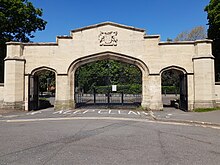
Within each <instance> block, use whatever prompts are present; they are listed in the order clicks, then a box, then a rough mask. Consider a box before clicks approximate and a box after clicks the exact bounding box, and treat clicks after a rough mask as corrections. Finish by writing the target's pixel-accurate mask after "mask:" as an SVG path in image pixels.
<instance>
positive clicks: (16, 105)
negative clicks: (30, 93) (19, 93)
mask: <svg viewBox="0 0 220 165" xmlns="http://www.w3.org/2000/svg"><path fill="white" fill-rule="evenodd" d="M2 108H3V109H9V110H24V109H25V107H24V102H23V101H19V102H3V106H2Z"/></svg>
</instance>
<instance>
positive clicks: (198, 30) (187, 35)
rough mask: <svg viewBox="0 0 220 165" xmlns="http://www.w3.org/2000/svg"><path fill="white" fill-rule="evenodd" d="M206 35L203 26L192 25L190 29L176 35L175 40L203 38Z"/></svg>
mask: <svg viewBox="0 0 220 165" xmlns="http://www.w3.org/2000/svg"><path fill="white" fill-rule="evenodd" d="M206 37H207V35H206V31H205V28H204V27H203V26H197V27H194V28H193V29H192V30H190V31H184V32H181V33H180V34H178V35H177V37H176V38H175V39H174V40H175V41H195V40H199V39H205V38H206Z"/></svg>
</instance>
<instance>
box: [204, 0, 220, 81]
mask: <svg viewBox="0 0 220 165" xmlns="http://www.w3.org/2000/svg"><path fill="white" fill-rule="evenodd" d="M205 11H206V12H207V14H208V16H207V19H208V25H209V28H208V38H209V39H212V40H213V44H212V46H213V47H212V50H213V55H214V56H215V73H216V81H220V1H219V0H210V2H209V4H208V5H207V6H206V7H205Z"/></svg>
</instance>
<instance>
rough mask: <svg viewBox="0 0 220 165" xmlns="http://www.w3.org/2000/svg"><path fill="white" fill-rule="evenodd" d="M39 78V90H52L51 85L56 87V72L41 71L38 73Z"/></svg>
mask: <svg viewBox="0 0 220 165" xmlns="http://www.w3.org/2000/svg"><path fill="white" fill-rule="evenodd" d="M37 75H38V78H39V90H40V92H46V91H52V92H54V90H51V87H55V73H54V72H52V71H47V70H44V71H40V72H39V73H38V74H37Z"/></svg>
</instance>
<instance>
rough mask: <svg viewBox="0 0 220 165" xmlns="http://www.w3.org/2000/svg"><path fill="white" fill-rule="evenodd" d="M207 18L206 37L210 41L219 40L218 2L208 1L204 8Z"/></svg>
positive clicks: (216, 0) (219, 19) (219, 15)
mask: <svg viewBox="0 0 220 165" xmlns="http://www.w3.org/2000/svg"><path fill="white" fill-rule="evenodd" d="M205 11H206V12H207V14H208V16H207V19H208V25H209V29H208V37H209V38H210V39H219V38H220V1H219V0H210V2H209V4H208V5H207V6H206V7H205Z"/></svg>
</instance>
